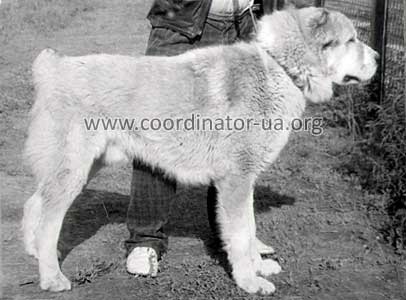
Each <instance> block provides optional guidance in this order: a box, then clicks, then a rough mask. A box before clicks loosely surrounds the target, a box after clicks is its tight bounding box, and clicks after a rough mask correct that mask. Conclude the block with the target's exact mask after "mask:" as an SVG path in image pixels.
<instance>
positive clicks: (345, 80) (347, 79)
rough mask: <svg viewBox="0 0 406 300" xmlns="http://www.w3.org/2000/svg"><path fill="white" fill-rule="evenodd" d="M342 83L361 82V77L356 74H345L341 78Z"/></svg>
mask: <svg viewBox="0 0 406 300" xmlns="http://www.w3.org/2000/svg"><path fill="white" fill-rule="evenodd" d="M343 83H344V84H352V83H354V84H356V83H361V79H360V78H359V77H357V76H353V75H345V76H344V78H343Z"/></svg>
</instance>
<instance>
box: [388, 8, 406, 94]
mask: <svg viewBox="0 0 406 300" xmlns="http://www.w3.org/2000/svg"><path fill="white" fill-rule="evenodd" d="M388 4H389V7H388V12H389V13H388V22H387V39H386V57H385V59H386V68H385V70H384V71H385V90H386V94H389V95H391V94H398V95H404V92H405V63H406V60H405V43H404V42H405V41H404V27H403V26H404V25H403V13H404V11H403V10H404V7H403V0H392V1H389V3H388Z"/></svg>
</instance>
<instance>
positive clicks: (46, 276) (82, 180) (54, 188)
mask: <svg viewBox="0 0 406 300" xmlns="http://www.w3.org/2000/svg"><path fill="white" fill-rule="evenodd" d="M75 148H76V149H72V150H76V151H68V150H70V149H65V151H64V152H65V153H69V155H67V156H66V157H63V158H62V159H61V161H60V163H59V165H58V167H57V168H56V171H55V172H54V173H53V174H51V176H48V177H47V179H46V180H44V181H43V182H42V184H41V186H40V189H39V192H40V194H41V197H42V213H41V221H40V224H39V226H38V229H37V232H36V246H37V248H38V260H39V273H40V286H41V288H42V289H45V290H51V291H62V290H69V289H70V288H71V283H70V282H69V280H68V279H67V278H66V277H65V276H64V275H63V274H62V272H61V270H60V268H59V263H58V257H57V243H58V238H59V233H60V230H61V227H62V223H63V219H64V216H65V214H66V212H67V210H68V209H69V207H70V205H71V204H72V202H73V201H74V199H75V198H76V196H78V195H79V193H80V192H81V191H82V188H83V187H84V185H85V184H86V183H87V179H88V174H89V172H90V169H91V167H92V164H93V160H94V157H92V155H91V153H90V151H89V149H86V150H83V151H78V149H80V147H75Z"/></svg>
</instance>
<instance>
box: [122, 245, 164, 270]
mask: <svg viewBox="0 0 406 300" xmlns="http://www.w3.org/2000/svg"><path fill="white" fill-rule="evenodd" d="M127 272H128V273H131V274H135V275H143V276H151V277H156V275H157V273H158V255H157V253H156V251H155V250H154V249H153V248H150V247H136V248H134V249H133V250H132V251H131V253H130V254H129V255H128V257H127Z"/></svg>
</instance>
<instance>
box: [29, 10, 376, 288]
mask: <svg viewBox="0 0 406 300" xmlns="http://www.w3.org/2000/svg"><path fill="white" fill-rule="evenodd" d="M375 55H376V54H375V52H374V51H373V50H372V49H370V48H369V47H368V46H366V45H365V44H363V43H361V42H360V41H358V40H357V38H356V33H355V30H354V27H353V25H352V24H351V22H350V21H349V20H348V19H347V18H346V17H345V16H343V15H342V14H340V13H337V12H329V11H327V10H325V9H316V8H304V9H300V10H294V9H289V10H285V11H281V12H277V13H275V14H273V15H270V16H265V17H264V18H262V20H261V21H260V22H259V32H258V34H257V36H256V38H255V40H254V41H253V42H251V43H237V44H234V45H230V46H217V47H209V48H203V49H198V50H193V51H190V52H187V53H185V54H182V55H179V56H176V57H170V58H169V57H138V58H134V57H128V56H119V55H105V54H100V55H90V56H82V57H66V56H61V55H59V54H57V53H56V52H55V51H53V50H49V49H47V50H44V51H43V52H42V53H41V54H40V55H39V56H38V57H37V59H36V60H35V62H34V65H33V75H34V83H35V87H36V101H35V104H34V106H33V109H32V121H31V124H30V127H29V134H28V139H27V142H26V156H27V158H28V160H29V162H30V164H31V166H32V169H33V172H34V174H35V176H36V179H37V182H38V189H37V191H36V192H35V194H34V195H33V196H32V197H31V198H30V199H29V200H28V201H27V203H26V205H25V207H24V219H23V228H24V241H25V247H26V250H27V251H28V253H30V254H32V255H34V256H35V257H37V258H38V260H39V272H40V277H41V283H40V285H41V288H43V289H49V290H52V291H61V290H66V289H70V287H71V285H70V282H69V280H68V279H67V278H66V277H65V276H64V275H63V274H62V273H61V271H60V268H59V265H58V258H57V241H58V236H59V232H60V229H61V226H62V222H63V218H64V215H65V213H66V211H67V210H68V208H69V206H70V205H71V203H72V202H73V200H74V199H75V197H76V196H77V195H78V194H79V193H80V192H81V190H82V189H83V187H84V186H85V185H86V183H87V182H88V180H89V179H90V177H91V176H92V175H94V174H95V173H96V172H97V170H98V169H99V168H100V167H101V166H103V165H105V164H110V163H114V162H116V161H120V160H123V159H130V160H131V159H133V158H137V159H140V160H142V161H144V162H145V163H147V164H149V165H151V167H159V168H161V169H163V170H164V171H165V172H166V173H167V175H168V176H171V177H175V178H177V180H179V181H181V182H183V183H190V184H208V183H209V182H214V183H215V186H216V187H217V189H218V192H219V204H218V208H217V212H218V222H219V223H220V226H221V238H222V240H223V243H224V245H225V246H224V248H225V251H226V252H227V254H228V259H229V261H230V264H231V266H232V269H233V271H232V275H233V277H234V279H235V281H236V283H237V285H238V286H240V287H241V288H243V289H244V290H246V291H248V292H250V293H255V292H261V293H264V294H266V293H271V292H273V291H274V290H275V287H274V285H273V284H272V283H271V282H269V281H268V280H266V279H264V278H262V277H259V276H258V275H262V276H267V275H270V274H274V273H277V272H279V271H280V267H279V265H278V264H277V263H276V262H275V261H273V260H262V259H261V257H260V255H259V254H258V251H257V249H256V248H255V236H256V234H255V220H254V211H253V188H254V183H255V180H256V178H257V177H258V175H259V174H260V173H261V171H263V170H264V169H265V168H266V167H267V166H268V165H269V164H270V163H272V162H273V161H274V160H275V158H276V157H277V156H278V153H279V152H280V151H281V150H282V148H283V147H284V145H285V144H286V143H287V140H288V136H289V131H288V130H284V131H264V130H260V129H259V128H258V129H257V128H252V129H251V130H247V131H160V130H159V131H112V130H110V131H106V130H94V131H87V130H86V129H85V126H84V118H86V117H96V118H97V117H112V118H116V117H123V118H124V117H129V118H136V119H137V120H140V119H141V118H149V119H152V118H154V117H158V118H183V119H185V118H188V117H190V116H191V114H192V113H198V114H200V115H201V116H206V117H211V118H225V117H226V116H229V117H232V118H237V117H238V118H253V119H256V120H260V119H262V118H266V119H272V118H282V119H284V120H285V121H286V124H288V123H289V121H290V120H292V118H299V117H300V116H301V115H302V113H303V111H304V109H305V102H306V100H310V101H313V102H320V101H325V100H328V99H329V98H330V97H331V95H332V84H333V83H337V84H347V83H353V82H361V81H364V80H368V79H369V78H371V77H372V76H373V74H374V72H375V69H376V63H375Z"/></svg>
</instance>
